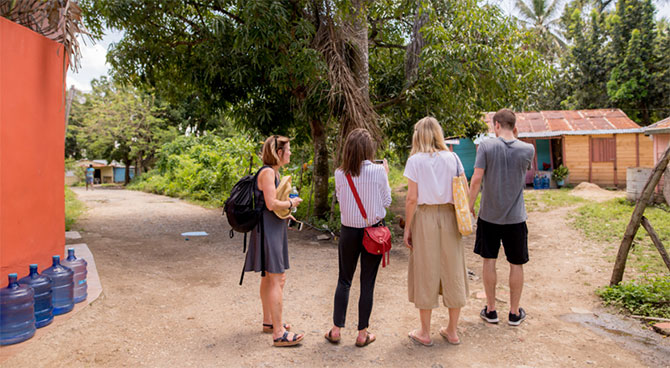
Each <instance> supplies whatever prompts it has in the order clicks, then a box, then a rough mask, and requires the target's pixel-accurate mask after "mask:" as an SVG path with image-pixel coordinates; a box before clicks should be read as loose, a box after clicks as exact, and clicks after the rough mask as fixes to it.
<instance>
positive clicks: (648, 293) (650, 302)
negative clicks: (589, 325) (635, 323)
mask: <svg viewBox="0 0 670 368" xmlns="http://www.w3.org/2000/svg"><path fill="white" fill-rule="evenodd" d="M597 293H598V295H600V297H601V298H602V299H603V300H604V301H605V304H607V305H614V306H616V307H619V308H621V309H624V310H626V311H628V312H630V313H631V314H634V315H640V316H649V317H661V318H670V276H664V277H655V278H642V279H639V280H634V281H629V282H626V283H622V284H619V285H616V286H613V287H609V286H608V287H603V288H601V289H598V291H597Z"/></svg>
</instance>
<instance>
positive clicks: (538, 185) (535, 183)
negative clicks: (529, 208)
mask: <svg viewBox="0 0 670 368" xmlns="http://www.w3.org/2000/svg"><path fill="white" fill-rule="evenodd" d="M541 188H542V184H541V183H540V176H539V175H537V174H535V176H534V177H533V189H541Z"/></svg>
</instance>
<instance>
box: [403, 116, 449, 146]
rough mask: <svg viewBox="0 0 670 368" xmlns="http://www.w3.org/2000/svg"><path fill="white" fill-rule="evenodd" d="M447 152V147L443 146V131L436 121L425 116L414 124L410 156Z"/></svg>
mask: <svg viewBox="0 0 670 368" xmlns="http://www.w3.org/2000/svg"><path fill="white" fill-rule="evenodd" d="M447 150H448V149H447V145H446V144H444V131H443V130H442V127H441V126H440V123H438V122H437V119H435V118H434V117H432V116H426V117H425V118H423V119H421V120H419V121H418V122H417V123H416V124H414V135H412V152H411V153H410V156H411V155H414V154H415V153H420V152H427V153H432V152H439V151H447Z"/></svg>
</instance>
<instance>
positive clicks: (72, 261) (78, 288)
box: [63, 248, 88, 303]
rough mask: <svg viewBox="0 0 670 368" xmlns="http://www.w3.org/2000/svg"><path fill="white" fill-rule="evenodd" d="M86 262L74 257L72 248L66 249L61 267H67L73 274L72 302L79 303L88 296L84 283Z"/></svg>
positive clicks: (86, 286) (86, 285)
mask: <svg viewBox="0 0 670 368" xmlns="http://www.w3.org/2000/svg"><path fill="white" fill-rule="evenodd" d="M87 265H88V264H87V263H86V260H85V259H83V258H77V257H75V256H74V248H67V258H66V259H65V260H64V261H63V266H65V267H68V268H69V269H71V270H72V271H73V272H74V302H75V303H79V302H83V301H84V300H86V297H87V296H88V292H87V290H88V284H87V283H86V275H87V274H88V272H87V271H86V267H87Z"/></svg>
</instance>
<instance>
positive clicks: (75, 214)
mask: <svg viewBox="0 0 670 368" xmlns="http://www.w3.org/2000/svg"><path fill="white" fill-rule="evenodd" d="M84 209H85V206H84V204H83V203H82V202H81V201H79V200H78V199H77V196H76V195H75V194H74V192H73V191H72V190H71V189H70V188H68V187H65V231H70V229H71V228H72V225H73V224H74V223H75V222H76V221H77V218H79V216H80V215H81V214H82V213H83V212H84Z"/></svg>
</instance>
